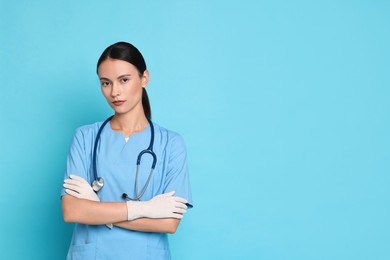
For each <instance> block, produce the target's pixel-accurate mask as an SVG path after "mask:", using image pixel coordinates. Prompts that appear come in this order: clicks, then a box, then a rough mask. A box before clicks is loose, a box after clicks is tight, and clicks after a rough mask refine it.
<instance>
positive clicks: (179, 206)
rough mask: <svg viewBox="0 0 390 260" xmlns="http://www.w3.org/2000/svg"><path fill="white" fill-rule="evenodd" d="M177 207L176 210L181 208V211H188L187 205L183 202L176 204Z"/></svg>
mask: <svg viewBox="0 0 390 260" xmlns="http://www.w3.org/2000/svg"><path fill="white" fill-rule="evenodd" d="M175 207H176V208H180V209H187V208H188V207H187V205H186V204H185V203H181V202H177V203H176V204H175Z"/></svg>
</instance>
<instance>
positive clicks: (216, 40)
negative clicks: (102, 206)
mask: <svg viewBox="0 0 390 260" xmlns="http://www.w3.org/2000/svg"><path fill="white" fill-rule="evenodd" d="M0 10H1V16H0V93H1V101H0V116H1V127H0V129H1V132H0V147H1V150H0V174H1V176H0V180H1V181H2V183H1V188H0V203H1V204H0V210H1V213H0V223H1V224H0V244H1V250H0V258H1V259H65V256H66V253H67V250H68V246H69V243H70V239H71V234H72V229H73V225H72V224H67V223H64V222H63V219H62V214H61V204H60V189H61V185H62V180H63V172H64V169H65V161H66V155H67V152H68V149H69V145H70V141H71V138H72V135H73V132H74V130H75V128H77V127H78V126H81V125H85V124H90V123H93V122H96V121H102V120H104V119H105V118H106V117H108V116H110V115H111V113H112V112H111V110H110V108H109V106H108V105H107V104H106V102H105V100H104V98H103V97H102V95H101V93H100V87H99V82H98V79H97V76H96V72H95V70H96V67H95V66H96V62H97V59H98V57H99V56H100V54H101V52H102V51H103V50H104V49H105V48H106V47H107V46H108V45H110V44H112V43H115V42H117V41H128V42H131V43H133V44H134V45H135V46H137V47H138V48H139V49H140V51H141V52H142V53H143V55H144V56H145V59H146V62H147V65H148V69H149V71H150V75H151V80H150V83H149V85H148V87H147V90H148V93H149V96H150V100H151V105H152V113H153V120H154V121H155V122H156V123H158V124H160V125H161V126H164V127H166V128H168V129H171V130H174V131H176V132H179V133H180V134H181V135H182V136H183V138H184V140H185V143H186V146H187V151H188V158H189V166H190V178H191V184H192V191H193V197H194V208H193V209H192V210H190V212H189V213H188V214H186V215H185V217H184V219H183V221H182V223H181V225H180V228H179V230H178V232H177V233H176V234H174V235H170V245H171V251H172V256H173V259H190V260H191V259H197V260H198V259H272V260H279V259H283V260H284V259H293V260H295V259H297V260H316V259H321V260H322V259H331V260H337V259H340V260H345V259H353V260H360V259H376V260H381V259H390V247H389V243H390V225H389V219H390V204H389V202H390V196H389V195H390V189H389V184H390V175H389V170H390V161H389V156H390V137H389V133H390V118H389V112H390V102H389V97H390V73H389V69H390V48H389V46H390V3H389V2H388V1H380V0H378V1H373V0H366V1H363V0H361V1H358V0H357V1H346V0H337V1H333V0H331V1H329V0H326V1H325V0H324V1H304V0H297V1H287V0H277V1H247V0H240V1H238V0H237V1H206V0H198V1H185V0H175V1H170V0H165V1H150V0H149V1H133V0H123V1H115V0H114V1H91V0H90V1H75V0H70V1H49V0H40V1H21V0H19V1H1V2H0Z"/></svg>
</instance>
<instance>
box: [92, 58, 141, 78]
mask: <svg viewBox="0 0 390 260" xmlns="http://www.w3.org/2000/svg"><path fill="white" fill-rule="evenodd" d="M136 73H138V70H137V68H136V67H135V66H134V65H133V64H131V63H129V62H127V61H123V60H115V59H106V60H105V61H103V62H102V63H100V65H99V68H98V74H99V77H106V78H111V77H117V76H120V75H124V74H131V75H134V74H136Z"/></svg>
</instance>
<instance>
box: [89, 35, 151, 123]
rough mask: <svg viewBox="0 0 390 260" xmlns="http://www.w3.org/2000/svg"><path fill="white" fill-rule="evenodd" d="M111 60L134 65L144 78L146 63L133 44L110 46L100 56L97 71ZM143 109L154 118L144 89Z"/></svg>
mask: <svg viewBox="0 0 390 260" xmlns="http://www.w3.org/2000/svg"><path fill="white" fill-rule="evenodd" d="M108 58H111V59H115V60H123V61H127V62H128V63H130V64H132V65H134V66H135V67H136V68H137V70H138V75H139V76H140V77H142V75H143V73H144V71H145V70H146V63H145V60H144V57H143V56H142V54H141V52H140V51H139V50H138V49H137V48H136V47H135V46H134V45H132V44H130V43H128V42H117V43H114V44H113V45H110V46H108V47H107V48H106V49H105V50H104V51H103V53H102V55H101V56H100V58H99V60H98V62H97V67H96V71H97V70H98V69H99V66H100V64H101V63H102V62H103V61H105V60H106V59H108ZM142 107H143V108H144V112H145V116H146V117H147V118H149V119H151V118H152V111H151V109H150V103H149V98H148V94H147V93H146V90H145V88H143V89H142Z"/></svg>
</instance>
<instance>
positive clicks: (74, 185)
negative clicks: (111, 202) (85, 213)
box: [64, 175, 100, 201]
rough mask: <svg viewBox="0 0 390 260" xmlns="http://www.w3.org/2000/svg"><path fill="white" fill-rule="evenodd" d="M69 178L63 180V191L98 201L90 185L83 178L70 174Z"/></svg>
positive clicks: (80, 197)
mask: <svg viewBox="0 0 390 260" xmlns="http://www.w3.org/2000/svg"><path fill="white" fill-rule="evenodd" d="M69 177H70V179H66V180H65V181H64V188H65V192H66V193H68V194H69V195H71V196H73V197H76V198H79V199H86V200H93V201H100V199H99V197H98V196H97V194H96V193H95V191H94V190H93V189H92V187H91V185H89V183H88V182H87V181H86V180H84V179H83V178H81V177H79V176H76V175H70V176H69Z"/></svg>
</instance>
